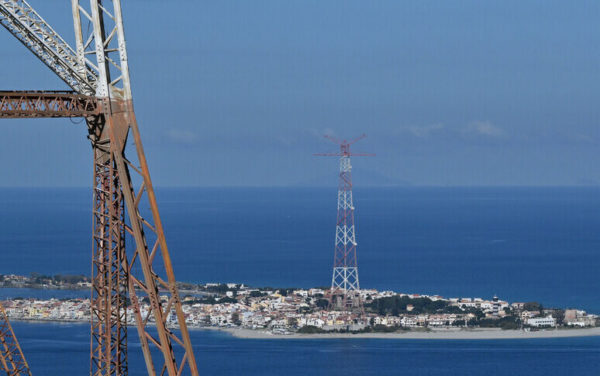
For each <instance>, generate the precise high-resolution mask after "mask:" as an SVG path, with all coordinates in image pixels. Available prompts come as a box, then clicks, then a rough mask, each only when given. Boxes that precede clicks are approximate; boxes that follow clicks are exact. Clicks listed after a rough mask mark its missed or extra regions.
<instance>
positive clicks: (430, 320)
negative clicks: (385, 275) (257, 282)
mask: <svg viewBox="0 0 600 376" xmlns="http://www.w3.org/2000/svg"><path fill="white" fill-rule="evenodd" d="M36 278H37V279H36ZM49 280H51V281H53V282H52V283H48V282H49ZM89 283H90V282H89V279H88V278H86V277H84V276H78V277H77V278H75V277H69V276H62V277H60V278H54V277H44V276H39V275H32V276H30V277H25V276H15V275H0V287H12V288H15V287H19V286H20V287H29V288H31V287H37V288H47V289H52V288H59V289H70V288H77V289H85V288H90V285H89ZM180 288H181V289H182V293H181V296H182V304H183V309H184V312H185V315H186V321H187V323H188V325H189V327H190V328H196V329H220V330H225V331H227V332H228V333H230V334H232V335H234V336H237V337H240V338H357V337H361V338H362V337H364V338H404V339H504V338H505V339H509V338H511V339H512V338H541V337H571V336H583V335H585V336H598V335H600V327H597V326H598V325H599V324H600V319H599V317H598V316H597V315H594V314H589V313H587V312H585V311H583V310H580V309H562V308H546V307H544V306H543V305H542V304H540V303H537V302H513V303H509V302H507V301H505V300H502V299H499V298H498V297H493V298H491V299H483V298H463V297H461V298H444V297H442V296H438V295H419V294H405V293H398V292H394V291H377V290H374V289H363V290H361V291H360V294H361V298H362V300H363V302H364V313H360V312H346V311H336V310H328V309H327V307H328V300H327V299H325V296H326V293H327V291H326V289H324V288H311V289H301V288H269V287H262V288H255V287H249V286H245V285H243V284H237V283H226V284H223V283H206V284H190V283H181V284H180ZM2 304H3V305H4V307H5V309H6V312H7V314H8V315H9V317H10V318H11V319H12V320H27V321H57V322H88V321H89V320H90V300H89V299H81V298H77V299H34V298H27V297H19V298H13V299H8V300H5V301H3V302H2ZM140 309H141V314H142V317H144V318H146V316H148V312H149V311H150V310H149V307H148V302H147V300H144V299H142V305H141V307H140ZM148 319H149V321H150V322H152V320H153V317H152V315H150V317H149V318H148ZM126 320H127V324H129V325H134V312H133V307H128V308H127V313H126ZM169 323H170V324H171V325H172V326H173V327H175V326H176V325H177V323H176V319H175V317H170V318H169Z"/></svg>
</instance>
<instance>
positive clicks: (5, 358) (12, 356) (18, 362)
mask: <svg viewBox="0 0 600 376" xmlns="http://www.w3.org/2000/svg"><path fill="white" fill-rule="evenodd" d="M0 370H4V371H5V372H6V374H7V376H21V375H28V376H31V371H30V370H29V365H28V364H27V361H26V360H25V356H23V351H21V346H19V342H18V341H17V337H15V333H14V332H13V329H12V327H11V326H10V323H9V322H8V316H7V315H6V312H5V311H4V307H2V304H0Z"/></svg>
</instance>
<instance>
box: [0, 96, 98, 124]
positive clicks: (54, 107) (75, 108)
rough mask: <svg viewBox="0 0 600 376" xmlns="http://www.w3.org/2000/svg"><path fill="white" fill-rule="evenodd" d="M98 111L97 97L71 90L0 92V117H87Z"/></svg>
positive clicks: (96, 113)
mask: <svg viewBox="0 0 600 376" xmlns="http://www.w3.org/2000/svg"><path fill="white" fill-rule="evenodd" d="M101 112H102V104H101V101H98V99H97V98H96V97H91V96H87V95H81V94H77V93H75V92H72V91H0V118H8V119H10V118H14V119H17V118H54V117H89V116H97V115H99V114H100V113H101Z"/></svg>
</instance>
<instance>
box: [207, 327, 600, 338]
mask: <svg viewBox="0 0 600 376" xmlns="http://www.w3.org/2000/svg"><path fill="white" fill-rule="evenodd" d="M210 329H211V330H213V328H210ZM214 330H221V331H223V332H226V333H228V334H229V335H231V336H233V337H235V338H240V339H275V340H279V339H294V340H302V339H399V340H402V339H407V340H503V339H534V338H571V337H597V336H600V327H596V328H585V329H551V330H539V331H529V332H526V331H523V330H502V329H458V330H445V329H441V330H440V329H434V330H431V331H427V332H423V331H406V332H395V333H356V334H353V333H323V334H298V333H291V334H272V333H271V332H268V331H264V330H254V329H244V328H214Z"/></svg>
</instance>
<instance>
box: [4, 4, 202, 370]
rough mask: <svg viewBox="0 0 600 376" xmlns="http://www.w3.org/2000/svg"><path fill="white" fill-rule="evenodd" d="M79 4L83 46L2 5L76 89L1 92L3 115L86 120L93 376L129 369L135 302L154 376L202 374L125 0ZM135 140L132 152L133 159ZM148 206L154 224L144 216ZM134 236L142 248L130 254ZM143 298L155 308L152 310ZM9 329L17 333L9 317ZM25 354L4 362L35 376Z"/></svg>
mask: <svg viewBox="0 0 600 376" xmlns="http://www.w3.org/2000/svg"><path fill="white" fill-rule="evenodd" d="M71 5H72V12H73V24H74V30H75V46H74V47H72V46H70V45H69V44H68V43H67V42H65V40H64V39H63V38H62V37H61V36H60V35H59V34H58V33H57V32H56V31H54V29H53V28H52V27H51V26H50V25H49V24H48V23H47V22H46V21H45V20H44V19H43V18H42V17H41V16H40V15H39V14H38V13H37V12H36V11H35V10H34V9H33V8H32V7H31V6H30V5H29V4H28V3H27V1H25V0H0V24H2V26H4V27H5V28H6V29H7V30H8V31H9V32H10V33H11V34H12V35H13V36H14V37H15V38H17V39H18V40H19V41H21V43H23V45H25V47H27V48H28V49H29V50H30V51H31V52H32V53H33V54H34V55H35V56H36V57H37V58H38V59H40V60H41V61H42V62H43V63H44V64H45V65H46V66H47V67H48V68H50V70H51V71H52V72H54V74H56V75H57V76H58V77H60V79H62V80H63V81H64V82H65V83H66V85H67V86H68V87H69V88H70V90H69V91H64V90H63V91H9V92H0V118H49V117H82V118H84V119H85V124H86V125H87V130H88V139H89V140H90V141H91V146H92V152H93V169H94V191H93V195H94V205H93V224H94V226H93V234H92V236H93V254H92V265H93V267H92V270H93V275H92V296H91V337H92V339H91V349H90V374H91V375H98V376H100V375H126V374H127V373H128V367H129V366H130V365H129V364H128V361H127V359H128V357H127V351H128V350H127V312H128V310H127V301H130V304H131V307H132V308H133V309H132V312H133V315H134V319H135V323H136V326H137V333H138V336H139V339H140V342H141V347H142V352H143V355H144V360H145V364H146V369H147V371H148V374H149V375H156V374H159V375H164V374H168V375H170V376H176V375H183V374H191V375H198V367H197V364H196V359H195V357H194V353H193V349H192V344H191V341H190V336H189V332H188V329H187V326H186V322H185V314H184V312H183V310H182V306H181V299H180V297H179V292H178V290H177V286H176V280H175V274H174V273H173V267H172V263H171V257H170V256H169V250H168V248H167V242H166V240H165V235H164V231H163V225H162V222H161V219H160V215H159V211H158V206H157V203H156V196H155V193H154V189H153V187H152V181H151V179H150V173H149V170H148V164H147V162H146V156H145V154H144V149H143V147H142V141H141V137H140V131H139V128H138V124H137V121H136V117H135V113H134V109H133V97H132V94H131V85H130V80H129V66H128V58H127V48H126V43H125V34H124V29H123V15H122V13H121V0H71ZM129 138H132V139H133V144H134V146H133V149H135V153H132V154H129V153H126V151H127V149H128V148H127V147H126V146H127V140H128V139H129ZM131 151H133V150H131ZM137 182H139V183H138V184H137V186H134V183H137ZM144 203H145V204H148V205H149V207H150V212H151V217H150V218H145V217H143V216H142V214H141V212H140V206H141V205H142V204H144ZM127 234H129V235H130V236H131V237H132V238H133V240H134V243H135V244H134V246H133V247H132V249H130V250H129V251H128V252H126V249H125V237H126V235H127ZM142 299H147V301H149V302H150V303H149V308H148V309H147V310H144V311H142V309H141V305H140V302H141V301H142ZM2 312H4V311H2ZM174 318H176V319H174ZM171 321H175V322H176V323H177V324H176V325H171V324H170V323H171ZM168 323H169V325H168ZM0 324H1V325H4V326H1V327H7V328H8V327H10V326H9V325H10V324H8V319H7V317H6V315H5V314H2V315H0ZM150 326H152V327H155V329H154V328H153V329H150ZM0 336H1V338H0V341H2V343H13V342H14V343H15V344H18V342H17V341H16V338H14V333H13V332H12V330H8V331H1V332H0ZM11 341H13V342H11ZM16 349H18V351H17V350H11V354H12V355H10V356H3V358H2V359H3V363H2V366H3V367H4V368H5V369H7V372H9V375H27V374H28V373H29V369H28V367H27V363H26V362H25V360H24V357H22V353H21V351H20V349H19V348H18V345H17V346H16ZM3 354H5V353H3ZM17 355H18V356H17ZM21 359H22V360H21ZM19 362H21V363H19ZM20 364H24V365H25V366H21V365H20ZM10 370H16V371H14V372H13V371H10ZM10 372H13V373H10Z"/></svg>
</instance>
